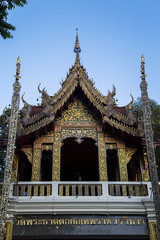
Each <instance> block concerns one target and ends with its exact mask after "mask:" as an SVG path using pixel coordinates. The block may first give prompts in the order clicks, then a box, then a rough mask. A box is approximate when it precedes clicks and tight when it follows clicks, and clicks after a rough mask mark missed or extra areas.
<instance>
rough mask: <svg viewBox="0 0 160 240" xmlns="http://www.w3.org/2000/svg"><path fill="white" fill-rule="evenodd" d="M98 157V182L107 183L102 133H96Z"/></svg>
mask: <svg viewBox="0 0 160 240" xmlns="http://www.w3.org/2000/svg"><path fill="white" fill-rule="evenodd" d="M98 155H99V169H100V181H107V163H106V150H105V140H104V133H98Z"/></svg>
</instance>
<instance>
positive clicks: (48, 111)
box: [18, 33, 144, 137]
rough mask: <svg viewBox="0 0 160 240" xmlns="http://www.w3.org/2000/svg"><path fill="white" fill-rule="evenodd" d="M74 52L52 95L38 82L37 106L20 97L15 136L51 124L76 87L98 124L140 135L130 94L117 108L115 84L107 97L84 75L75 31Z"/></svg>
mask: <svg viewBox="0 0 160 240" xmlns="http://www.w3.org/2000/svg"><path fill="white" fill-rule="evenodd" d="M74 51H75V53H76V60H75V63H74V65H73V66H72V67H71V68H70V69H69V73H68V74H67V77H66V79H65V80H64V81H63V82H62V87H61V89H60V90H59V91H58V92H57V93H56V94H55V95H54V96H50V95H48V93H47V91H46V90H45V89H42V90H41V89H40V85H39V86H38V91H39V93H40V94H41V98H42V103H41V105H38V106H32V105H29V104H28V103H26V102H25V100H24V99H23V97H22V100H23V102H24V107H23V109H22V111H21V120H20V124H19V130H18V135H19V136H25V135H28V134H30V133H33V132H35V131H37V130H39V129H42V128H44V127H45V126H47V125H49V124H51V123H52V125H54V120H55V118H56V117H57V116H59V115H60V114H61V113H62V111H63V109H65V108H67V106H68V104H69V102H71V101H72V99H73V96H74V94H75V92H76V89H79V91H80V92H81V96H83V98H85V99H86V101H87V103H89V104H90V105H92V108H94V109H95V111H97V113H98V114H99V116H101V120H102V126H110V127H111V128H115V129H119V130H120V131H122V132H125V133H127V134H129V135H132V136H137V137H141V136H143V135H144V132H143V127H142V124H141V123H138V122H137V121H136V119H135V117H134V114H133V109H132V103H133V97H132V101H131V102H130V103H129V104H128V105H126V106H124V107H118V106H117V104H116V101H115V98H114V97H115V95H116V88H115V86H113V90H112V91H108V94H107V96H104V95H102V94H101V93H100V92H99V91H98V90H97V89H96V87H95V86H94V82H93V80H91V79H90V78H89V77H88V75H87V73H86V69H85V68H84V67H83V66H82V65H81V63H80V57H79V53H80V51H81V49H80V44H79V39H78V33H77V35H76V43H75V48H74Z"/></svg>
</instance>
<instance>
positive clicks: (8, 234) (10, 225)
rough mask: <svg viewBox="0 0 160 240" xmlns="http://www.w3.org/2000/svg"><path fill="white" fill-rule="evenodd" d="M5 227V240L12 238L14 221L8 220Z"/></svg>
mask: <svg viewBox="0 0 160 240" xmlns="http://www.w3.org/2000/svg"><path fill="white" fill-rule="evenodd" d="M5 228H6V237H5V240H12V230H13V222H12V221H10V222H6V224H5Z"/></svg>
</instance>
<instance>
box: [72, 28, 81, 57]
mask: <svg viewBox="0 0 160 240" xmlns="http://www.w3.org/2000/svg"><path fill="white" fill-rule="evenodd" d="M76 32H77V33H76V42H75V47H74V52H75V53H80V52H81V48H80V44H79V39H78V28H76Z"/></svg>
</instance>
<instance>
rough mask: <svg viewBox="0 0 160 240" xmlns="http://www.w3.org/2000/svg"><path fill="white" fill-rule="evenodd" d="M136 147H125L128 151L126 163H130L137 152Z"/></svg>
mask: <svg viewBox="0 0 160 240" xmlns="http://www.w3.org/2000/svg"><path fill="white" fill-rule="evenodd" d="M136 150H137V149H136V148H125V151H126V163H129V161H130V160H131V158H132V156H133V154H134V153H135V152H136Z"/></svg>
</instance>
